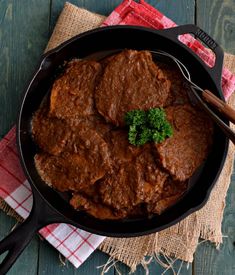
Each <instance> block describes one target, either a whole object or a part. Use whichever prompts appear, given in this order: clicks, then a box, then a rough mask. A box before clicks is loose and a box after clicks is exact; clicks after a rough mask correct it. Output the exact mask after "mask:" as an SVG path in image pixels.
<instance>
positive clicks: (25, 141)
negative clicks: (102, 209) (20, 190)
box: [0, 25, 228, 274]
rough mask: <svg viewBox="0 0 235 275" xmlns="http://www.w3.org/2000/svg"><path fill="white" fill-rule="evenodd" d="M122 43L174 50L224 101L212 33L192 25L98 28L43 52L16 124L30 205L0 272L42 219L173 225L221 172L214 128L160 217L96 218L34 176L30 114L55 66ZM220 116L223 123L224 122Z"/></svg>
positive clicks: (114, 230) (222, 151) (144, 230)
mask: <svg viewBox="0 0 235 275" xmlns="http://www.w3.org/2000/svg"><path fill="white" fill-rule="evenodd" d="M185 33H191V34H193V35H194V36H195V37H197V38H199V39H200V40H201V41H203V42H204V43H205V44H206V45H207V46H208V47H209V48H210V49H211V50H212V51H213V52H214V53H215V57H216V61H215V65H214V67H213V68H209V67H208V66H207V65H205V63H204V62H203V61H201V59H200V58H198V57H197V56H196V55H195V54H194V53H193V52H192V51H191V50H190V49H189V48H188V47H186V46H185V45H183V44H182V43H181V42H180V41H179V40H178V35H180V34H185ZM125 48H130V49H137V50H163V51H166V52H168V53H170V54H172V55H174V56H175V57H176V58H178V59H179V60H180V61H181V62H183V63H184V64H185V65H186V66H187V68H188V69H189V71H190V74H191V76H192V78H193V81H194V82H195V83H197V84H198V85H199V86H201V87H202V88H207V89H209V90H210V91H213V92H214V93H215V94H216V95H217V96H218V97H220V98H221V99H223V100H224V98H223V95H222V92H221V71H222V64H223V51H222V49H221V48H220V47H219V46H218V45H217V44H216V43H215V42H214V40H213V39H212V38H210V37H209V36H208V35H207V34H206V33H205V32H204V31H202V30H201V29H199V28H198V27H196V26H194V25H185V26H180V27H176V28H172V29H167V30H160V31H156V30H152V29H147V28H143V27H133V26H113V27H104V28H98V29H95V30H92V31H89V32H86V33H83V34H81V35H78V36H76V37H74V38H72V39H70V40H69V41H67V42H65V43H64V44H62V45H61V46H59V47H57V48H56V49H54V50H52V51H50V52H49V53H47V54H46V55H44V56H43V58H42V61H41V63H40V65H39V68H38V70H37V72H36V73H35V75H34V77H33V79H32V81H31V83H30V84H29V86H28V89H27V91H26V93H25V94H24V97H23V101H22V104H21V108H20V113H19V120H18V125H17V141H18V149H19V154H20V158H21V164H22V167H23V169H24V172H25V174H26V176H27V178H28V180H29V182H30V185H31V188H32V192H33V208H32V210H31V213H30V215H29V217H28V218H27V219H26V220H25V221H24V222H23V223H22V224H21V225H19V226H18V227H17V228H16V229H15V230H14V231H13V232H11V233H10V234H9V235H8V236H7V237H6V238H5V239H4V240H2V241H1V242H0V253H1V254H3V253H4V252H6V251H8V254H7V256H6V257H5V259H4V260H3V262H2V263H1V265H0V274H4V273H6V272H7V271H8V270H9V268H10V267H11V265H12V264H13V263H14V262H15V260H16V259H17V257H18V256H19V255H20V253H21V252H22V251H23V249H24V248H25V247H26V245H27V244H28V243H29V241H30V240H31V238H32V236H33V235H34V234H35V233H36V232H37V231H38V230H39V229H40V228H42V227H44V226H46V225H48V224H52V223H57V222H63V223H69V224H72V225H75V226H77V227H78V228H81V229H84V230H86V231H89V232H92V233H96V234H100V235H106V236H114V237H131V236H140V235H144V234H149V233H152V232H156V231H160V230H162V229H164V228H166V227H169V226H170V225H173V224H175V223H176V222H178V221H180V220H181V219H183V218H185V217H186V216H187V215H189V214H191V213H192V212H194V211H196V210H198V209H199V208H201V207H202V206H203V205H204V204H205V202H206V201H207V199H208V196H209V194H210V191H211V189H212V187H213V186H214V184H215V182H216V180H217V178H218V176H219V174H220V172H221V169H222V167H223V164H224V161H225V157H226V154H227V149H228V140H227V138H226V137H225V136H224V135H223V133H222V132H221V131H220V130H219V129H217V128H216V130H215V137H214V145H213V148H212V152H211V154H210V155H209V157H208V159H207V161H206V162H205V164H204V165H203V167H202V169H201V170H200V173H199V175H198V176H197V180H196V181H195V182H194V184H193V185H192V187H191V188H190V189H189V191H188V192H187V194H186V195H185V196H184V197H183V198H182V199H181V200H180V201H179V202H178V203H177V204H175V205H174V206H173V207H171V208H170V209H169V210H168V211H166V212H165V213H163V214H162V215H160V216H158V215H155V216H153V217H152V218H149V219H148V218H141V219H135V220H134V219H127V220H123V221H102V220H98V219H95V218H93V217H91V216H89V215H87V214H86V213H83V212H78V211H75V210H74V209H73V208H72V207H71V206H70V205H69V203H68V202H67V201H66V198H65V197H64V196H63V195H61V194H60V193H59V192H56V191H55V190H53V189H51V188H50V187H48V186H47V185H46V184H45V183H44V182H43V181H42V180H41V179H40V177H39V175H38V173H37V171H36V169H35V166H34V159H33V158H34V155H35V153H36V152H37V150H38V148H37V146H36V145H35V143H34V142H33V140H32V136H31V119H32V115H33V113H34V112H35V111H36V110H37V109H38V107H39V105H40V103H41V101H42V99H43V97H44V96H45V95H46V93H47V92H48V91H49V90H50V87H51V85H52V83H53V80H54V78H55V74H56V71H57V69H58V67H59V66H61V65H62V64H63V63H64V61H66V60H70V59H72V58H75V57H77V58H85V57H87V56H90V55H92V54H97V53H100V52H101V53H104V52H110V51H113V50H117V49H119V50H120V49H125ZM223 120H224V122H225V123H227V124H228V121H226V120H225V119H223Z"/></svg>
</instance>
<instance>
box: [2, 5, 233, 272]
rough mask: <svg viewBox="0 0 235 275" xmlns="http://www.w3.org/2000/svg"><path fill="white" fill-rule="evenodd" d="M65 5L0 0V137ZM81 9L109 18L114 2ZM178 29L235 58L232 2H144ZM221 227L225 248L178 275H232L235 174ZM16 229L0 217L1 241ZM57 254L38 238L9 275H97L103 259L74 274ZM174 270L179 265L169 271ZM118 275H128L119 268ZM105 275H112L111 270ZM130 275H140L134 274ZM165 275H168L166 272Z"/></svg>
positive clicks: (204, 247)
mask: <svg viewBox="0 0 235 275" xmlns="http://www.w3.org/2000/svg"><path fill="white" fill-rule="evenodd" d="M64 2H65V1H64V0H0V137H2V136H4V135H5V134H6V133H7V131H8V130H9V129H10V127H11V126H13V125H14V123H15V120H16V115H17V110H18V107H19V102H20V98H21V94H22V92H23V91H24V88H25V87H26V85H27V83H28V81H29V80H30V77H31V76H32V73H33V71H34V68H35V66H36V64H37V62H38V61H39V58H40V54H41V53H42V52H43V50H44V49H45V46H46V44H47V41H48V39H49V37H50V34H51V32H52V30H53V27H54V25H55V22H56V20H57V18H58V15H59V13H60V11H61V10H62V8H63V5H64ZM71 2H72V3H74V4H77V5H78V6H80V7H85V8H87V9H89V10H91V11H94V12H97V13H102V14H106V15H108V14H109V13H110V12H111V11H112V10H113V9H114V8H115V7H116V6H117V5H118V4H119V3H120V2H121V1H119V0H113V1H112V0H73V1H71ZM148 2H149V3H150V4H152V5H153V6H155V7H156V8H158V9H159V10H160V11H162V12H164V13H165V15H167V16H169V17H170V18H172V19H173V20H174V21H175V22H176V23H178V24H186V23H195V24H197V25H198V26H200V27H201V28H202V29H204V30H205V31H206V32H208V33H209V34H210V35H211V36H212V37H213V38H214V39H215V40H216V41H217V42H219V43H220V44H221V45H222V47H223V48H224V50H225V51H227V52H230V53H233V54H235V0H225V1H222V0H161V1H160V0H149V1H148ZM226 204H227V206H226V209H225V213H224V221H223V234H224V236H225V237H224V243H223V245H221V248H220V250H216V249H215V247H214V246H212V245H211V244H209V243H202V244H200V245H199V246H198V249H197V251H196V253H195V260H194V262H193V264H192V265H191V264H190V265H189V266H188V268H187V265H186V264H185V263H184V264H183V266H182V270H181V274H184V275H186V274H188V275H189V274H196V275H204V274H205V275H211V274H213V275H214V274H216V275H223V274H224V275H234V274H235V174H233V176H232V179H231V185H230V188H229V192H228V195H227V199H226ZM14 224H15V220H14V219H13V218H11V217H9V216H7V215H6V214H5V213H3V212H0V238H3V237H4V236H5V235H6V234H7V233H8V232H9V230H10V229H11V228H12V227H13V225H14ZM58 256H59V255H58V252H57V251H56V250H55V249H54V248H53V247H52V246H50V245H49V244H48V243H47V242H46V241H41V240H40V239H39V238H38V237H37V236H35V238H34V239H33V241H32V242H31V244H30V245H29V247H28V248H27V249H26V250H25V251H24V252H23V254H22V255H21V256H20V258H19V259H18V261H17V263H16V264H15V265H14V266H13V268H12V269H11V270H10V272H9V273H8V274H11V275H13V274H17V275H28V274H29V275H34V274H40V275H41V274H46V275H54V274H56V275H59V274H69V275H70V274H89V275H90V274H92V275H93V274H100V270H99V269H97V268H96V267H97V266H100V265H102V264H104V263H105V262H106V261H107V260H108V256H107V255H105V254H103V253H102V252H99V251H97V252H95V253H93V254H92V255H91V256H90V258H89V259H88V260H87V261H86V262H85V263H84V264H83V265H82V266H81V267H80V268H79V269H78V270H76V269H74V268H73V266H72V265H71V264H69V263H67V264H66V266H62V265H61V263H60V261H59V257H58ZM174 266H175V269H176V270H177V268H179V266H180V261H178V262H176V264H175V265H174ZM118 268H119V269H120V271H121V272H122V273H123V274H128V272H129V270H128V269H127V268H126V267H125V266H124V265H122V264H119V265H118ZM149 270H150V274H161V273H162V272H163V271H164V269H162V268H161V267H160V266H159V265H158V264H156V263H152V264H151V265H150V266H149ZM108 274H117V272H116V271H115V270H114V269H113V268H112V269H110V271H109V272H108ZM135 274H145V272H144V269H142V268H138V270H137V271H136V273H135ZM165 274H172V271H168V272H166V273H165Z"/></svg>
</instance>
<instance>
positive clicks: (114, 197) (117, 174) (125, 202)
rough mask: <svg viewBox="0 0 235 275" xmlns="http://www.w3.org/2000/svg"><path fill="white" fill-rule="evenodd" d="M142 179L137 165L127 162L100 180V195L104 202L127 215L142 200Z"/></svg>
mask: <svg viewBox="0 0 235 275" xmlns="http://www.w3.org/2000/svg"><path fill="white" fill-rule="evenodd" d="M141 183H142V182H141V179H140V178H139V173H138V170H137V167H136V166H135V164H133V163H131V162H130V163H128V162H126V163H125V164H123V165H122V166H119V167H118V168H116V169H115V170H113V171H112V172H110V173H109V174H107V175H106V176H105V177H104V178H103V179H102V180H101V181H100V195H101V200H102V202H103V203H104V204H106V205H108V206H110V207H112V208H113V209H117V210H118V211H122V212H123V213H125V214H126V215H127V214H128V213H129V212H130V211H131V210H132V209H133V207H134V206H136V205H137V204H138V203H140V202H141V200H140V197H139V196H138V189H139V188H140V187H139V185H141Z"/></svg>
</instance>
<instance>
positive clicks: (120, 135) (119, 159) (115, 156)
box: [106, 130, 142, 163]
mask: <svg viewBox="0 0 235 275" xmlns="http://www.w3.org/2000/svg"><path fill="white" fill-rule="evenodd" d="M106 140H107V143H108V145H109V148H110V154H111V156H112V160H113V161H114V162H115V163H123V162H125V161H132V160H133V159H134V158H135V157H136V156H137V155H138V154H140V153H141V151H142V148H141V147H137V146H133V145H131V144H130V143H129V141H128V132H127V131H126V130H112V131H110V133H109V135H108V136H107V137H106Z"/></svg>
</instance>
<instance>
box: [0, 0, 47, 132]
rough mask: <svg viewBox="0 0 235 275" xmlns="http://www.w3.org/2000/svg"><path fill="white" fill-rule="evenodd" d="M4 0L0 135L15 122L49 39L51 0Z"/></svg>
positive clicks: (0, 37)
mask: <svg viewBox="0 0 235 275" xmlns="http://www.w3.org/2000/svg"><path fill="white" fill-rule="evenodd" d="M20 2H21V1H17V0H3V1H0V68H1V70H0V91H1V100H0V126H1V128H0V135H1V137H2V136H3V135H4V134H5V133H6V132H7V131H8V130H9V129H10V127H11V126H12V125H13V124H14V123H15V120H16V116H17V111H18V106H19V102H20V98H21V95H22V93H23V91H24V89H25V88H26V84H27V83H28V81H29V80H30V77H31V75H32V73H33V70H34V68H35V66H36V64H37V62H38V61H39V58H40V55H41V53H42V51H43V49H44V47H45V45H46V41H47V40H48V22H49V14H50V12H49V0H42V1H41V0H25V1H24V4H22V3H20Z"/></svg>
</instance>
